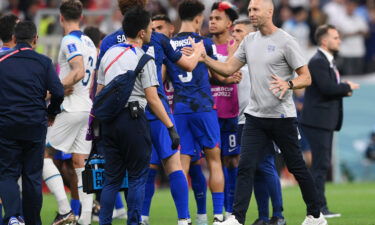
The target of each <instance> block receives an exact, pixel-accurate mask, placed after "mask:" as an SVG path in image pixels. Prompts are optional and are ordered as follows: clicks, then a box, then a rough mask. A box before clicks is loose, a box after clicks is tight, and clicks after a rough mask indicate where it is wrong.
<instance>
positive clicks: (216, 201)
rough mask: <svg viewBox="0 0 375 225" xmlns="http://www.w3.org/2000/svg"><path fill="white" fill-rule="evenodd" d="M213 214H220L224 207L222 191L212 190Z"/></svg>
mask: <svg viewBox="0 0 375 225" xmlns="http://www.w3.org/2000/svg"><path fill="white" fill-rule="evenodd" d="M212 203H213V206H214V215H222V214H223V207H224V192H212Z"/></svg>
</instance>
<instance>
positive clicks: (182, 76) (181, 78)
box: [178, 72, 193, 83]
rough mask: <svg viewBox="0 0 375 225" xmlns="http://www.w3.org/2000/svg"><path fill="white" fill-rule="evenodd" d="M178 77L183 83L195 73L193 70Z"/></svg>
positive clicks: (188, 80) (189, 79)
mask: <svg viewBox="0 0 375 225" xmlns="http://www.w3.org/2000/svg"><path fill="white" fill-rule="evenodd" d="M178 78H179V79H180V81H181V82H183V83H188V82H190V81H191V80H192V79H193V73H192V72H186V76H184V75H183V74H180V75H178Z"/></svg>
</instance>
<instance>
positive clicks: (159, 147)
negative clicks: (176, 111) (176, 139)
mask: <svg viewBox="0 0 375 225" xmlns="http://www.w3.org/2000/svg"><path fill="white" fill-rule="evenodd" d="M169 118H170V119H171V121H172V123H173V124H175V121H174V119H173V115H172V114H169ZM149 122H150V128H151V141H152V153H151V160H150V163H151V164H156V165H159V164H160V161H161V160H163V159H166V158H168V157H170V156H171V155H173V154H175V153H176V152H177V151H178V150H177V149H172V147H171V146H172V140H171V138H170V137H169V132H168V129H167V127H166V126H165V125H164V124H163V123H162V122H161V121H160V120H151V121H149ZM176 128H177V126H176Z"/></svg>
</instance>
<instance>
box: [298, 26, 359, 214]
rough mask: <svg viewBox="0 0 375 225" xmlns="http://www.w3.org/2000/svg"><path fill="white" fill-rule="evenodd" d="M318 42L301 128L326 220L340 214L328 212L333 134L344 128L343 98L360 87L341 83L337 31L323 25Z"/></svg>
mask: <svg viewBox="0 0 375 225" xmlns="http://www.w3.org/2000/svg"><path fill="white" fill-rule="evenodd" d="M315 38H316V41H317V42H318V44H319V49H318V51H317V53H316V54H315V55H314V56H313V57H312V58H311V60H310V62H309V64H308V67H309V70H310V73H311V77H312V85H311V86H309V87H307V88H306V93H305V103H304V107H303V111H302V119H301V124H302V131H303V132H304V134H305V135H306V138H307V139H308V141H309V143H310V145H311V151H312V168H311V172H312V175H313V178H314V180H315V186H316V188H317V191H318V199H319V203H320V206H321V211H322V213H323V215H324V216H325V217H326V218H332V217H338V216H340V214H338V213H332V212H330V211H329V210H328V206H327V201H326V198H325V196H324V183H325V181H326V175H327V172H328V169H329V166H330V163H331V155H332V139H333V131H335V130H336V131H339V130H340V128H341V125H342V119H343V104H342V98H343V97H346V96H351V95H352V93H353V90H355V89H358V88H359V85H358V84H356V83H353V82H350V81H344V82H342V81H341V80H340V74H339V72H338V70H337V68H336V65H335V61H334V55H335V54H336V53H337V52H338V51H339V48H340V43H341V40H340V36H339V33H338V31H337V30H336V28H335V27H334V26H331V25H322V26H320V27H319V28H318V29H317V30H316V33H315Z"/></svg>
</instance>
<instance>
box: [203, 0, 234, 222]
mask: <svg viewBox="0 0 375 225" xmlns="http://www.w3.org/2000/svg"><path fill="white" fill-rule="evenodd" d="M237 18H238V14H237V12H236V10H235V8H234V6H233V5H232V4H231V3H229V2H226V1H223V2H216V3H214V4H213V5H212V7H211V15H210V20H209V26H208V28H209V31H210V34H211V35H212V41H213V42H214V43H215V45H216V49H217V56H218V60H220V61H223V62H224V61H225V60H226V58H227V56H228V49H227V48H228V45H229V44H230V43H229V42H230V39H231V34H230V31H231V29H232V25H233V21H234V20H236V19H237ZM240 79H241V76H240V74H239V73H235V74H234V75H233V76H229V77H222V76H214V77H213V79H211V83H212V85H211V91H212V96H213V98H214V101H215V105H216V108H217V114H218V117H219V125H220V136H221V155H222V160H223V172H224V178H225V189H224V194H225V201H224V208H225V211H226V212H225V217H229V216H230V215H231V214H232V212H233V207H232V206H233V195H234V188H235V185H236V177H237V167H238V161H239V154H240V148H239V145H238V143H237V122H238V113H239V111H238V107H239V106H238V90H237V83H238V82H239V81H240Z"/></svg>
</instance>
